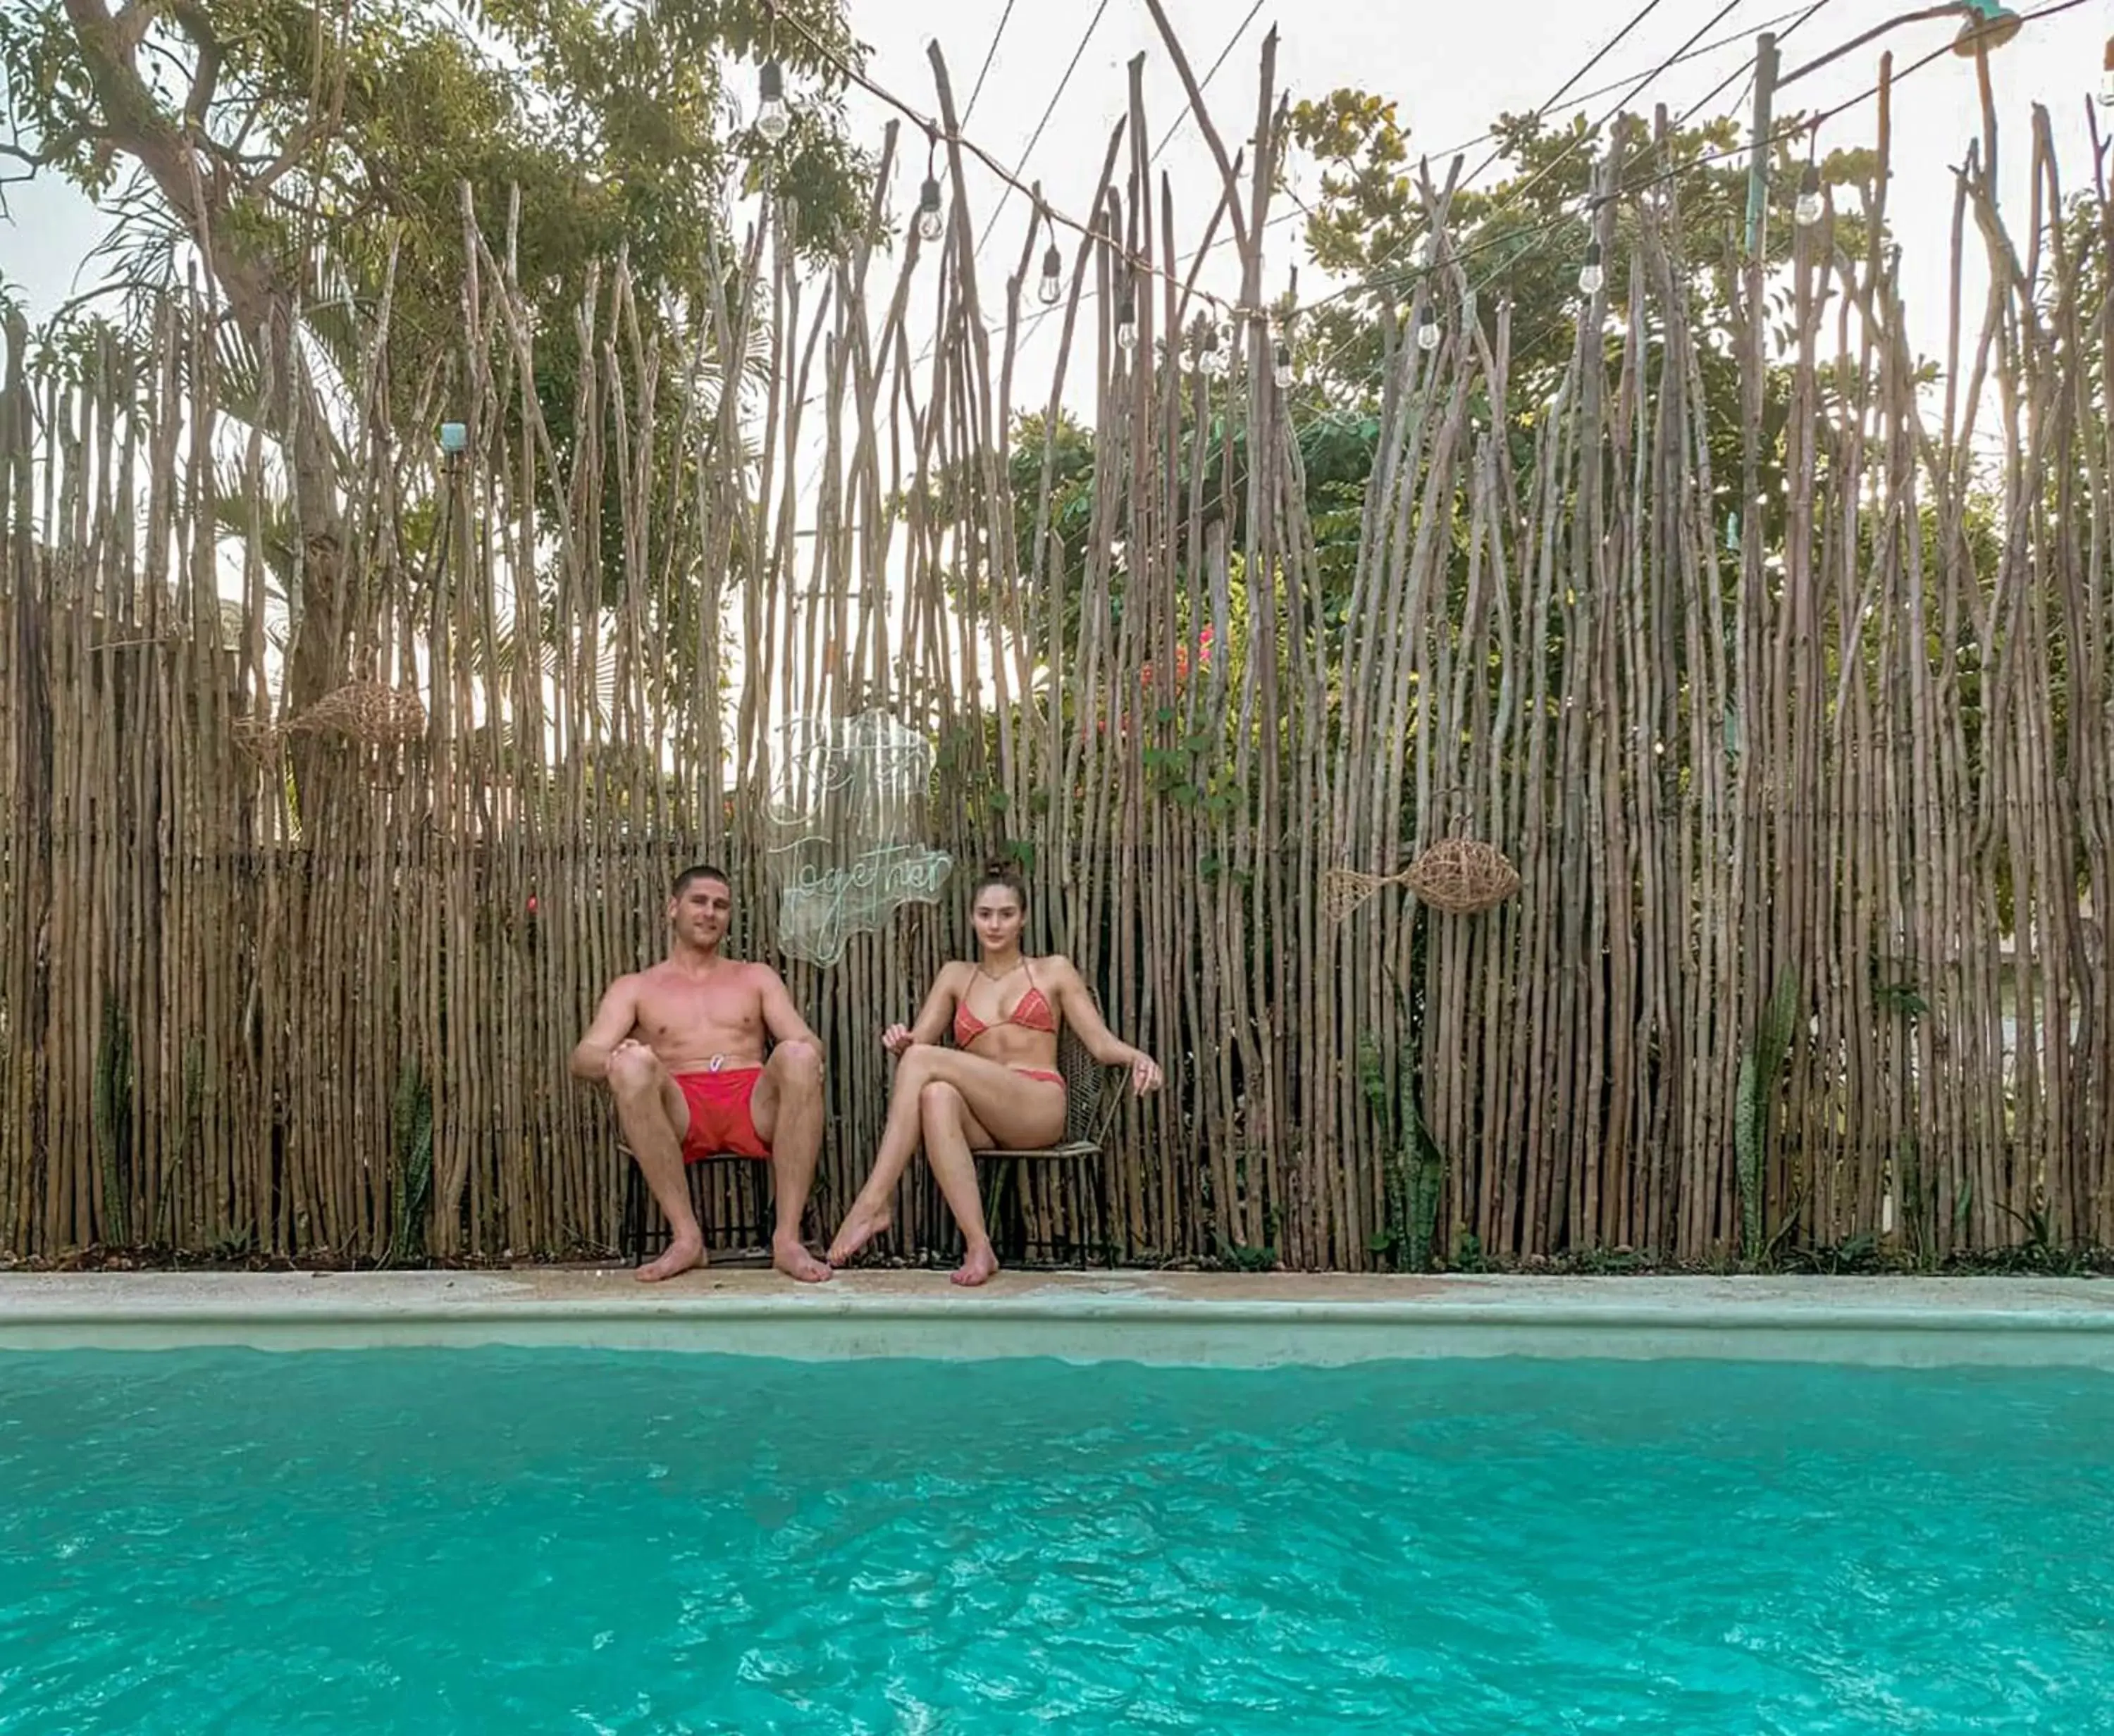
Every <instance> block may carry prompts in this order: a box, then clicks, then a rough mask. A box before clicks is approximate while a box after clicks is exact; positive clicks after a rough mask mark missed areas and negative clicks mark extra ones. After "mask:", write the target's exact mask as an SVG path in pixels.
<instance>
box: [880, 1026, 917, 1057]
mask: <svg viewBox="0 0 2114 1736" xmlns="http://www.w3.org/2000/svg"><path fill="white" fill-rule="evenodd" d="M881 1047H882V1048H885V1049H886V1050H887V1051H888V1052H889V1053H890V1054H891V1055H900V1054H901V1053H903V1052H904V1050H905V1049H906V1048H909V1047H910V1027H909V1026H908V1025H891V1026H889V1027H888V1029H887V1030H885V1031H883V1032H882V1033H881Z"/></svg>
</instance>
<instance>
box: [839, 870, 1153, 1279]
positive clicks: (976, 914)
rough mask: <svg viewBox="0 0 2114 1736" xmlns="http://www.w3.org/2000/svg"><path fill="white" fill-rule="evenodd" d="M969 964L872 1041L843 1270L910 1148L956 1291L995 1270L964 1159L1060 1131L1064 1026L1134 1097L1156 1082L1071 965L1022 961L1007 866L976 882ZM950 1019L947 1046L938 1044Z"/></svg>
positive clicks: (970, 1167)
mask: <svg viewBox="0 0 2114 1736" xmlns="http://www.w3.org/2000/svg"><path fill="white" fill-rule="evenodd" d="M970 920H971V921H972V923H973V924H974V925H975V927H976V931H977V952H978V953H979V955H980V956H979V957H977V961H976V962H974V963H973V964H968V963H962V962H956V963H954V964H949V965H946V966H943V967H942V968H941V970H940V975H939V979H938V980H936V982H935V983H934V984H932V992H931V994H928V995H927V996H926V998H925V1004H924V1006H923V1007H922V1008H921V1009H920V1010H919V1012H918V1014H917V1023H916V1024H914V1025H912V1026H902V1025H891V1026H889V1028H888V1029H887V1030H885V1032H883V1033H882V1035H881V1047H882V1048H885V1049H886V1050H887V1051H888V1052H889V1053H890V1054H892V1055H894V1056H895V1057H896V1058H897V1065H896V1069H895V1091H894V1094H892V1095H891V1096H890V1099H889V1105H888V1124H887V1126H885V1127H884V1128H883V1129H882V1130H881V1149H879V1150H878V1151H877V1152H876V1153H875V1154H874V1159H873V1172H872V1174H870V1175H869V1176H867V1179H866V1186H863V1188H861V1189H860V1190H859V1194H858V1199H854V1200H853V1202H852V1206H851V1210H850V1211H849V1212H848V1213H845V1216H844V1225H843V1227H841V1228H840V1229H839V1231H837V1239H836V1240H835V1241H834V1242H832V1243H831V1245H830V1255H829V1257H830V1263H831V1265H833V1266H841V1265H843V1264H844V1262H845V1261H847V1260H849V1259H851V1258H852V1256H853V1254H857V1253H858V1250H859V1249H861V1248H863V1247H864V1246H865V1245H867V1242H868V1241H870V1240H872V1239H873V1238H874V1237H875V1236H878V1235H879V1234H880V1233H881V1231H883V1230H885V1229H886V1228H887V1227H888V1226H889V1222H890V1202H891V1201H892V1200H893V1199H895V1184H896V1183H897V1182H898V1181H900V1180H901V1179H902V1176H903V1172H904V1169H905V1168H907V1167H908V1165H909V1163H910V1160H911V1158H913V1157H915V1156H916V1155H917V1148H918V1146H919V1145H920V1144H922V1145H923V1146H924V1148H925V1158H926V1161H927V1163H930V1164H931V1166H932V1175H933V1179H934V1180H936V1181H938V1183H939V1184H940V1193H941V1194H943V1195H945V1197H946V1201H947V1204H948V1207H949V1209H950V1210H952V1211H953V1213H954V1222H956V1223H958V1224H959V1225H960V1226H961V1227H962V1240H963V1243H964V1244H965V1245H966V1252H965V1253H964V1254H963V1260H962V1264H961V1267H960V1269H959V1270H958V1271H957V1272H955V1273H954V1281H955V1282H956V1283H957V1284H981V1283H983V1282H984V1281H986V1279H988V1278H989V1277H991V1274H992V1273H993V1272H996V1271H997V1270H998V1257H997V1255H995V1254H993V1253H992V1251H991V1235H990V1232H989V1231H988V1230H987V1229H986V1227H985V1224H984V1213H983V1202H982V1199H981V1198H980V1197H979V1195H978V1194H977V1170H976V1160H975V1159H974V1158H972V1157H971V1156H970V1154H971V1153H972V1152H973V1151H989V1150H995V1149H1012V1150H1033V1149H1036V1148H1038V1147H1041V1146H1045V1145H1054V1144H1057V1143H1058V1142H1059V1140H1062V1139H1063V1138H1064V1075H1063V1074H1061V1073H1060V1072H1059V1071H1057V1032H1058V1030H1059V1026H1060V1024H1062V1023H1063V1022H1064V1021H1069V1023H1070V1024H1071V1026H1072V1028H1073V1030H1076V1031H1077V1032H1078V1034H1079V1040H1080V1041H1081V1042H1082V1043H1083V1044H1085V1045H1086V1046H1087V1051H1088V1053H1091V1055H1092V1056H1093V1058H1095V1059H1096V1061H1098V1062H1101V1063H1102V1064H1103V1065H1104V1066H1105V1067H1128V1068H1129V1069H1130V1073H1131V1085H1132V1089H1133V1090H1136V1091H1138V1092H1140V1093H1141V1094H1142V1093H1144V1092H1146V1091H1155V1090H1159V1088H1160V1067H1159V1066H1158V1064H1157V1063H1156V1062H1155V1061H1154V1060H1153V1058H1152V1057H1151V1056H1150V1055H1148V1054H1146V1053H1145V1052H1144V1051H1143V1050H1142V1049H1137V1048H1132V1047H1131V1046H1130V1045H1129V1044H1127V1043H1123V1042H1120V1041H1119V1040H1118V1039H1117V1038H1116V1037H1115V1036H1114V1034H1113V1033H1111V1032H1110V1030H1109V1028H1108V1026H1106V1025H1105V1024H1103V1023H1102V1022H1101V1016H1100V1012H1099V1011H1097V1010H1096V1007H1095V1006H1094V1001H1093V997H1092V996H1091V995H1090V994H1088V993H1087V985H1086V984H1084V983H1083V982H1082V981H1081V980H1080V979H1079V973H1078V971H1075V970H1073V968H1072V962H1071V961H1070V960H1069V959H1068V958H1064V957H1059V956H1057V955H1055V954H1052V955H1051V956H1050V957H1047V958H1029V957H1026V956H1025V955H1024V954H1023V953H1022V952H1021V950H1020V934H1021V930H1022V928H1023V926H1024V925H1025V924H1026V922H1027V889H1026V887H1024V886H1023V884H1022V883H1021V879H1020V876H1019V875H1018V874H1016V873H1015V872H1014V870H1013V869H1012V868H1011V867H1009V866H1001V865H994V866H991V867H990V868H988V869H986V870H985V872H984V876H983V878H982V879H980V880H978V881H977V891H976V899H975V902H974V903H973V905H972V907H971V909H970ZM950 1024H951V1026H952V1027H953V1030H954V1047H953V1048H944V1047H942V1046H941V1044H940V1038H941V1037H942V1036H944V1035H945V1034H946V1032H947V1030H948V1028H949V1025H950Z"/></svg>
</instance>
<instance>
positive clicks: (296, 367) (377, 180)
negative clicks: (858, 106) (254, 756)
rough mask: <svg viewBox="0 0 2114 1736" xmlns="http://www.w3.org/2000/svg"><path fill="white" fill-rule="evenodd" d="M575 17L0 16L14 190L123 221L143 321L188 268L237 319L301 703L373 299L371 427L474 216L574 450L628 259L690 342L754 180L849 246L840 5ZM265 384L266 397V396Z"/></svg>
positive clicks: (321, 616) (590, 10)
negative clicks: (336, 377) (292, 604)
mask: <svg viewBox="0 0 2114 1736" xmlns="http://www.w3.org/2000/svg"><path fill="white" fill-rule="evenodd" d="M777 10H778V11H780V12H782V13H784V14H785V16H786V18H787V19H788V20H789V21H790V20H792V19H797V20H798V23H799V25H800V26H801V28H794V26H793V25H792V24H791V23H790V22H789V21H788V22H784V23H778V24H775V25H774V23H773V22H772V13H773V7H772V6H771V4H770V3H768V0H666V3H663V4H660V5H656V6H652V7H640V8H638V9H634V10H631V11H625V12H623V13H619V12H616V11H613V10H611V9H609V8H605V7H593V6H589V5H585V4H582V3H579V0H492V3H491V4H488V5H484V6H481V7H467V8H464V9H462V10H461V11H454V10H451V9H447V8H442V7H431V6H419V5H413V4H407V3H405V0H347V3H346V4H345V6H343V7H336V8H321V9H318V8H316V7H310V6H306V5H300V4H295V3H294V0H122V3H121V4H120V5H118V6H117V7H116V8H115V9H114V10H113V9H112V7H111V5H110V4H109V3H108V0H0V135H5V136H6V137H7V139H9V140H10V141H11V142H10V143H8V144H7V145H6V146H4V147H0V148H4V149H5V151H6V153H7V156H8V157H9V158H11V160H13V161H14V162H16V163H17V164H19V165H21V167H23V168H24V169H25V170H26V171H28V172H30V173H52V174H57V175H60V176H64V177H65V178H66V180H70V181H71V182H72V183H73V185H76V187H78V188H79V189H80V190H81V191H82V192H84V193H85V194H88V195H89V197H90V198H92V199H96V200H98V202H100V203H103V205H104V206H105V207H106V208H108V209H109V210H110V211H111V212H112V217H113V223H112V231H111V234H110V236H109V238H108V240H107V242H106V243H105V251H106V253H107V254H108V257H109V259H110V261H111V262H112V266H113V267H114V269H115V272H116V282H117V285H118V286H121V287H122V288H123V289H125V290H126V291H127V292H128V293H129V295H130V297H131V299H132V306H133V310H134V312H135V314H144V313H145V312H146V311H147V310H148V309H149V308H151V307H152V306H153V304H154V303H155V302H156V301H157V300H158V299H159V298H160V297H161V296H162V295H163V294H164V293H165V292H166V291H167V290H169V289H171V288H172V287H174V286H176V285H177V284H178V283H180V282H181V274H182V272H184V271H185V269H186V262H187V261H188V260H189V259H190V258H196V259H197V260H198V261H199V263H201V264H202V265H203V267H204V268H205V269H206V270H208V272H210V273H211V275H212V277H213V281H214V283H215V286H216V287H217V290H218V291H219V294H220V296H221V299H222V304H223V305H224V307H225V308H226V310H227V321H228V324H227V333H226V339H225V344H226V347H227V349H229V350H230V351H231V354H230V358H229V359H230V360H231V362H232V363H235V364H236V372H242V371H243V370H244V369H245V368H246V370H247V372H248V373H249V377H250V378H251V379H252V380H253V381H254V382H255V384H256V386H257V388H258V389H257V391H256V392H255V394H254V403H253V404H249V405H248V406H237V408H238V409H246V411H247V413H250V414H252V415H253V416H254V419H255V420H256V421H257V422H258V423H259V425H260V426H261V427H263V428H264V429H265V431H266V432H268V434H270V435H271V436H272V437H273V438H274V439H275V440H277V441H279V442H280V443H281V446H282V448H283V450H284V454H285V457H286V460H287V464H288V466H289V468H290V469H291V472H292V473H293V474H294V476H295V478H296V482H297V487H296V488H295V491H294V500H295V502H296V503H297V505H296V508H295V510H296V513H297V515H298V519H299V523H298V524H297V525H295V526H291V527H290V528H291V530H292V531H294V532H295V533H297V534H298V536H299V537H300V542H301V546H303V547H304V549H305V550H306V551H307V555H308V595H307V596H305V597H304V599H302V602H303V607H302V609H301V612H300V619H301V628H300V633H299V635H298V639H297V643H296V645H295V651H294V656H293V660H292V665H291V683H292V685H293V690H294V692H295V698H296V701H297V702H299V701H300V700H301V699H303V698H304V697H313V696H314V695H315V694H317V693H319V692H323V691H325V690H327V688H329V687H330V686H332V685H333V684H334V683H335V682H336V679H337V678H339V676H340V674H341V670H342V669H343V666H344V660H345V654H346V651H347V647H348V644H349V639H350V633H351V631H352V628H353V626H354V624H353V623H352V622H350V621H349V620H347V619H342V618H341V617H340V615H339V614H338V613H337V612H336V610H334V609H333V607H332V604H331V599H332V597H333V596H335V595H336V592H337V590H338V587H337V586H336V583H335V580H336V575H337V567H338V564H339V563H340V562H341V560H342V559H343V550H344V546H345V533H344V526H343V523H342V510H343V509H342V502H343V500H344V492H345V475H344V473H343V465H344V463H345V458H344V455H343V454H342V453H341V451H340V450H337V447H336V443H335V441H334V440H333V436H332V428H333V418H332V398H331V385H332V382H331V380H330V374H331V372H332V371H333V369H332V363H333V362H335V363H336V372H339V373H341V374H343V373H345V372H349V371H350V366H351V360H352V358H353V357H354V356H355V355H356V354H357V353H358V347H359V343H360V342H361V341H362V340H363V338H364V336H365V334H366V333H367V332H368V331H371V329H372V323H373V318H374V316H375V314H376V312H377V309H378V308H379V306H380V304H381V302H382V296H383V294H384V292H385V290H387V295H388V296H389V303H390V322H391V342H392V350H391V354H392V360H393V362H394V363H395V366H394V368H393V369H392V375H391V379H392V385H393V387H394V389H395V391H396V394H397V395H396V398H395V400H394V401H393V402H392V404H391V406H390V408H391V410H392V412H393V413H395V414H396V417H397V418H400V419H399V423H398V425H399V427H400V430H401V428H402V423H403V419H407V418H408V416H409V413H410V404H411V402H412V401H413V400H414V396H415V395H416V393H417V392H418V391H419V387H420V386H421V385H422V383H423V378H424V377H425V374H426V372H427V370H428V368H432V367H435V366H445V365H446V362H447V360H448V359H449V358H451V356H459V355H460V350H461V345H462V342H463V333H462V316H461V310H460V290H461V286H462V283H463V281H464V269H465V266H466V264H467V263H468V262H467V260H466V258H465V254H464V249H465V227H464V216H463V202H462V201H463V191H464V188H465V187H466V188H467V189H468V190H469V197H470V199H471V202H472V204H473V207H474V209H475V211H476V212H477V214H478V217H479V219H480V221H481V222H482V223H483V225H484V226H486V227H487V230H488V231H490V232H491V233H492V235H494V237H495V240H496V239H497V237H498V236H500V235H502V234H505V233H506V232H507V231H508V229H509V226H510V223H509V217H510V209H511V208H512V206H513V201H514V199H515V197H516V196H517V195H518V198H519V206H518V210H519V220H518V224H515V225H514V226H512V228H511V239H510V250H511V254H512V258H511V264H512V267H513V269H514V270H515V273H516V275H517V278H518V281H519V284H520V285H521V287H522V292H523V295H524V299H526V300H527V302H528V305H529V308H530V313H531V318H532V319H533V320H534V322H536V323H537V324H538V326H539V327H540V328H541V331H542V334H543V336H542V340H541V342H540V343H539V378H538V382H537V385H538V395H539V399H540V400H541V403H542V407H543V409H544V411H545V414H546V418H547V420H548V421H550V423H551V425H552V432H553V435H554V437H556V438H557V439H559V440H561V441H563V440H565V439H566V438H567V437H568V436H569V435H570V427H569V425H568V424H569V418H570V412H571V407H572V404H573V403H574V391H573V389H572V388H573V379H574V373H575V371H576V370H577V368H578V366H579V357H578V356H577V354H573V353H572V345H573V342H574V340H573V337H572V330H573V327H572V313H573V310H574V308H576V307H577V306H578V304H579V298H580V296H581V295H582V293H583V289H584V287H585V286H586V284H587V283H588V281H590V274H591V273H593V272H596V271H597V269H598V268H599V267H601V266H602V265H603V264H604V263H606V261H608V260H609V259H611V258H614V257H615V255H616V254H617V253H618V251H619V250H620V249H622V250H623V252H624V254H625V257H626V259H627V263H628V265H629V270H630V272H631V273H632V277H633V281H634V286H635V290H636V302H637V307H638V317H639V318H640V320H641V322H642V323H643V324H645V325H647V327H649V328H651V327H657V326H660V325H663V324H675V325H678V326H680V325H682V324H684V323H689V324H690V325H691V326H692V327H693V328H702V322H703V320H704V317H705V316H704V313H703V309H704V308H705V307H706V306H707V304H708V300H709V296H710V293H711V291H712V288H713V286H714V285H715V283H716V282H718V283H724V282H725V281H728V276H729V274H730V269H731V267H730V262H729V260H728V258H727V257H726V251H725V248H724V247H723V246H722V245H721V243H722V242H723V241H724V239H725V234H726V228H727V225H726V221H725V200H726V198H727V196H728V194H729V193H730V190H732V189H733V188H734V187H735V186H737V185H754V184H756V182H757V180H758V178H759V177H760V176H763V175H765V174H768V175H770V176H771V177H772V178H773V180H774V182H775V187H776V191H777V192H778V193H779V194H780V195H781V197H782V198H783V199H785V201H787V202H788V203H789V205H790V206H791V207H792V208H794V209H795V210H797V212H798V235H799V237H800V240H801V242H802V244H803V245H804V246H805V247H806V248H808V249H809V250H811V251H812V252H813V253H815V254H827V253H829V252H831V251H832V250H834V249H835V248H837V247H839V246H840V245H841V244H842V243H843V241H844V238H845V237H846V235H848V234H849V232H850V231H852V230H853V228H854V227H855V226H858V225H860V224H862V223H863V222H864V220H865V211H866V192H865V186H866V182H867V166H866V164H865V162H864V161H863V158H862V157H861V156H860V154H859V153H858V152H856V151H854V150H853V148H852V147H851V146H850V144H849V143H848V141H847V139H846V138H845V135H844V126H843V115H842V110H841V106H840V95H841V83H842V78H841V75H840V73H839V72H837V71H835V67H834V66H832V65H831V63H830V60H829V58H827V57H824V56H823V55H821V54H820V53H817V51H816V50H815V48H813V47H812V43H811V37H812V39H814V40H818V41H819V42H821V43H822V44H823V45H824V46H825V47H826V48H827V49H828V50H829V54H830V56H831V57H835V59H837V60H841V61H844V62H850V63H853V64H856V62H857V60H858V56H859V52H860V51H859V49H858V44H857V43H855V42H854V41H853V39H852V37H851V35H850V32H849V25H848V24H847V21H846V20H845V17H844V12H843V9H842V7H841V5H840V0H777ZM766 52H768V53H775V54H776V57H778V58H780V60H781V61H782V62H783V63H784V64H785V67H786V70H787V74H788V76H789V80H792V81H793V85H794V89H795V91H796V93H797V94H798V96H799V100H798V102H796V103H795V105H794V114H793V120H792V126H791V130H790V131H789V133H788V135H786V137H785V139H783V140H781V141H780V142H779V143H778V144H776V145H775V146H771V147H767V148H766V146H765V145H764V144H763V142H762V140H761V139H759V138H758V137H757V135H754V134H753V132H750V131H744V130H741V129H739V127H737V126H736V125H735V124H734V119H735V116H734V108H735V104H736V102H737V100H738V99H737V97H736V94H735V92H734V90H733V89H730V85H729V82H728V80H729V78H730V62H734V61H736V60H739V59H742V58H746V57H761V56H762V54H764V53H766ZM265 382H269V387H268V389H267V388H266V385H265Z"/></svg>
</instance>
